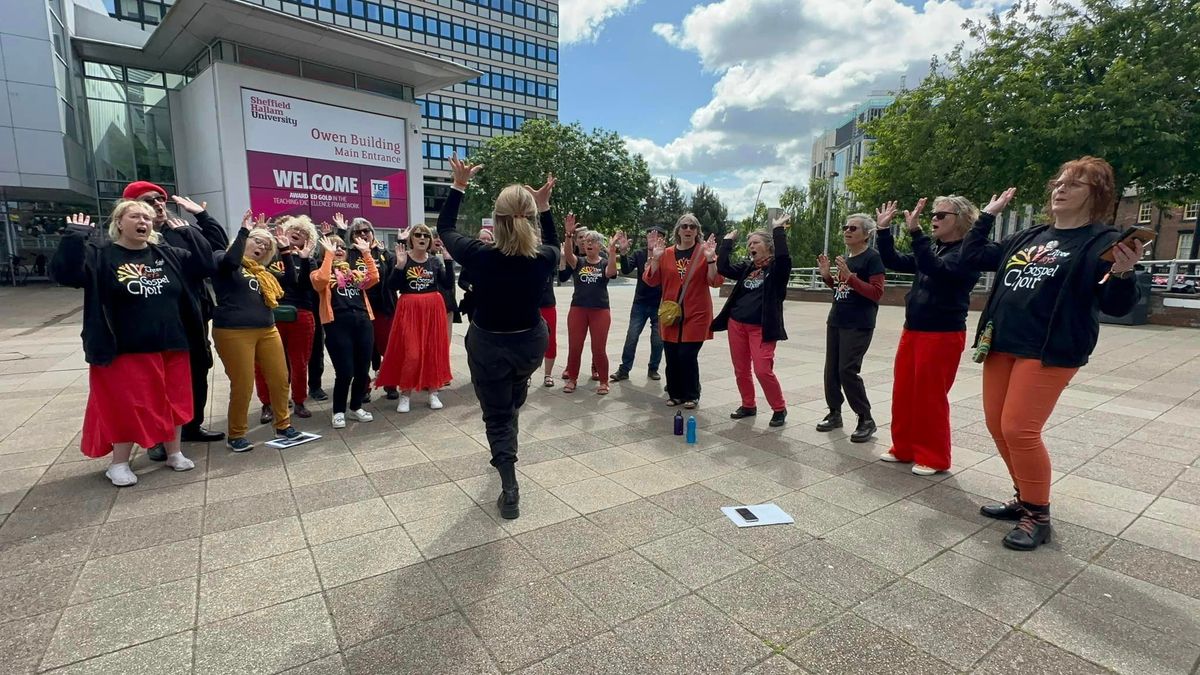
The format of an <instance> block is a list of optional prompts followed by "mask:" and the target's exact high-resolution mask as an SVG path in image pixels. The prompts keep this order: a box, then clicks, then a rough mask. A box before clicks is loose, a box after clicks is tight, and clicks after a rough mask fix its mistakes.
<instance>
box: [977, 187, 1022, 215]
mask: <svg viewBox="0 0 1200 675" xmlns="http://www.w3.org/2000/svg"><path fill="white" fill-rule="evenodd" d="M1016 194H1017V188H1015V187H1010V188H1008V189H1007V190H1005V191H1004V192H1001V193H1000V196H999V197H997V196H996V195H992V201H990V202H988V205H987V206H985V207H983V210H984V212H986V213H990V214H992V215H993V216H998V215H1000V214H1001V213H1003V212H1004V209H1006V208H1008V203H1009V202H1011V201H1012V198H1013V196H1014V195H1016Z"/></svg>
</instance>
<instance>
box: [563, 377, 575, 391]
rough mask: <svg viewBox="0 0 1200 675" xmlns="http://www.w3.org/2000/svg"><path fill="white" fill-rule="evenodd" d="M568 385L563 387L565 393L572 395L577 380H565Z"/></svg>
mask: <svg viewBox="0 0 1200 675" xmlns="http://www.w3.org/2000/svg"><path fill="white" fill-rule="evenodd" d="M563 381H564V382H566V384H564V385H563V393H564V394H570V393H572V392H574V391H575V380H563Z"/></svg>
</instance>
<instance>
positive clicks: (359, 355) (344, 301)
mask: <svg viewBox="0 0 1200 675" xmlns="http://www.w3.org/2000/svg"><path fill="white" fill-rule="evenodd" d="M321 248H322V249H324V251H325V255H324V256H323V260H322V261H321V267H320V268H319V269H317V270H314V271H313V273H312V275H311V277H312V285H313V288H314V289H316V291H317V296H318V297H319V305H320V314H321V324H322V325H323V326H324V327H325V348H326V350H327V351H328V352H329V360H330V361H332V362H333V428H334V429H343V428H345V426H346V414H347V411H349V414H350V417H351V419H354V420H357V421H359V422H370V421H372V420H374V419H375V417H374V415H372V414H371V413H369V412H367V411H366V410H364V409H363V407H362V404H363V397H364V396H365V395H366V393H367V387H369V386H370V383H371V379H370V369H371V352H372V349H373V348H374V343H375V339H374V335H373V332H372V328H371V319H373V318H374V312H373V310H372V309H371V301H370V299H368V298H367V295H366V290H367V289H368V288H370V287H372V286H374V285H375V284H377V283H379V270H378V269H377V268H376V267H375V258H374V256H371V255H369V252H370V244H369V243H368V242H367V241H366V240H365V239H363V238H361V237H360V238H358V239H355V240H354V248H355V250H357V251H358V253H359V255H360V256H361V259H362V261H363V264H364V265H365V266H366V271H360V270H358V269H357V268H355V267H352V266H351V265H350V263H349V261H347V259H346V257H347V256H346V243H345V242H344V241H342V238H341V237H325V238H324V239H322V240H321Z"/></svg>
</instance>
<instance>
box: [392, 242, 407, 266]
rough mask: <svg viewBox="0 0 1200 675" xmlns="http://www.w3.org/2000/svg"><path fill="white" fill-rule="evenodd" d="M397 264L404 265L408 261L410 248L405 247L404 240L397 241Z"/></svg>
mask: <svg viewBox="0 0 1200 675" xmlns="http://www.w3.org/2000/svg"><path fill="white" fill-rule="evenodd" d="M395 253H396V266H397V267H404V265H406V264H407V263H408V250H407V249H406V248H405V247H404V242H402V241H397V242H396V249H395Z"/></svg>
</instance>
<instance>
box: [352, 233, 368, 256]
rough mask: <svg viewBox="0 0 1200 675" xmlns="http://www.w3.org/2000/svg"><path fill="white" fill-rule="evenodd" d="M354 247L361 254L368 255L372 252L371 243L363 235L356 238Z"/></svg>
mask: <svg viewBox="0 0 1200 675" xmlns="http://www.w3.org/2000/svg"><path fill="white" fill-rule="evenodd" d="M354 248H355V249H356V250H357V251H358V252H359V253H361V254H363V255H367V254H368V253H370V252H371V243H370V242H368V241H367V240H366V239H365V238H363V237H357V238H356V239H355V240H354Z"/></svg>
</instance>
